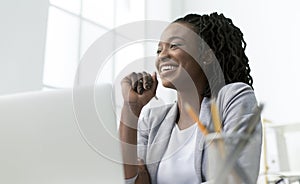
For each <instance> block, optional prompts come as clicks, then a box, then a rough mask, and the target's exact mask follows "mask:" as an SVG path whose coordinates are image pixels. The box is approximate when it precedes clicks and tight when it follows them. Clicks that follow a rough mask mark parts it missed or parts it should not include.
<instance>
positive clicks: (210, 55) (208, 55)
mask: <svg viewBox="0 0 300 184" xmlns="http://www.w3.org/2000/svg"><path fill="white" fill-rule="evenodd" d="M215 58H216V57H215V54H214V52H213V51H212V50H211V49H210V48H208V49H206V50H205V51H204V52H203V56H202V61H203V64H204V65H209V64H211V63H212V62H213V61H214V60H215Z"/></svg>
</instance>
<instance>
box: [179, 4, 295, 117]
mask: <svg viewBox="0 0 300 184" xmlns="http://www.w3.org/2000/svg"><path fill="white" fill-rule="evenodd" d="M185 2H186V3H185V5H184V11H183V12H184V14H186V13H199V14H203V13H211V12H215V11H216V12H219V13H224V15H225V16H227V17H229V18H231V19H232V20H233V23H234V24H236V25H237V26H238V27H240V28H241V30H242V32H243V33H244V38H245V40H246V42H247V44H248V46H247V49H246V52H247V55H248V57H249V60H250V67H251V68H252V76H253V78H254V88H255V91H256V95H257V98H258V99H259V100H260V101H261V102H263V103H264V104H265V109H264V112H263V116H264V117H265V118H267V119H270V120H272V121H273V122H282V123H285V122H300V116H299V112H300V110H299V107H298V104H300V85H299V82H298V81H297V80H298V79H300V72H299V68H300V62H299V57H298V53H299V46H298V44H299V43H300V34H299V33H300V21H299V20H300V11H299V9H300V2H299V1H297V0H286V1H279V0H275V1H274V0H264V1H260V0H251V1H250V0H248V1H240V0H226V1H218V0H186V1H185Z"/></svg>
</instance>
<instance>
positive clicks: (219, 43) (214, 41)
mask: <svg viewBox="0 0 300 184" xmlns="http://www.w3.org/2000/svg"><path fill="white" fill-rule="evenodd" d="M174 22H177V23H187V24H188V25H190V26H191V27H192V29H193V31H194V32H196V33H197V34H198V35H199V36H200V37H201V39H203V40H204V41H205V42H206V44H207V45H208V46H209V47H210V49H211V50H212V51H213V53H214V55H215V57H216V59H217V60H218V62H219V66H220V67H221V69H222V71H223V74H222V75H223V76H222V77H223V78H224V80H225V84H229V83H234V82H244V83H246V84H248V85H249V86H251V88H253V86H252V84H253V79H252V77H251V75H250V67H249V64H248V62H249V60H248V57H247V56H246V54H245V49H246V46H247V44H246V42H245V41H244V38H243V33H242V32H241V30H240V29H239V28H238V27H236V26H235V25H234V24H233V23H232V20H231V19H229V18H226V17H225V16H224V15H223V14H218V13H212V14H210V15H198V14H188V15H186V16H185V17H182V18H179V19H177V20H175V21H174ZM200 52H201V51H200ZM215 74H216V72H215ZM210 85H211V84H210ZM212 87H213V86H209V85H208V86H207V89H206V90H205V92H204V94H203V95H204V96H211V88H212Z"/></svg>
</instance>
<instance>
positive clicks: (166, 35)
mask: <svg viewBox="0 0 300 184" xmlns="http://www.w3.org/2000/svg"><path fill="white" fill-rule="evenodd" d="M196 37H197V34H196V33H195V32H194V31H193V30H192V29H191V28H190V27H189V26H188V25H187V24H184V23H171V24H170V25H168V27H167V28H166V29H165V30H164V31H163V33H162V34H161V37H160V40H161V41H162V42H168V41H170V40H171V39H173V38H181V39H183V40H186V41H192V40H194V39H195V38H196Z"/></svg>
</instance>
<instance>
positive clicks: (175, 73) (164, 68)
mask: <svg viewBox="0 0 300 184" xmlns="http://www.w3.org/2000/svg"><path fill="white" fill-rule="evenodd" d="M196 36H197V35H196V34H195V33H194V32H193V31H192V30H191V29H190V28H189V26H188V25H187V24H184V23H172V24H170V25H169V26H168V27H167V28H166V29H165V30H164V32H163V33H162V35H161V39H160V42H159V44H158V49H157V59H156V68H157V70H158V73H159V75H160V78H161V81H162V85H163V86H165V87H168V88H173V89H177V90H182V89H185V88H187V87H188V86H190V85H189V83H194V84H193V85H196V86H197V87H199V86H198V85H202V86H204V85H206V84H203V83H204V81H206V80H204V78H205V77H204V73H203V71H202V69H201V67H200V65H199V64H198V63H197V61H196V60H195V59H194V58H199V51H198V46H197V41H198V40H199V39H197V38H195V37H196ZM197 37H198V36H197Z"/></svg>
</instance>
